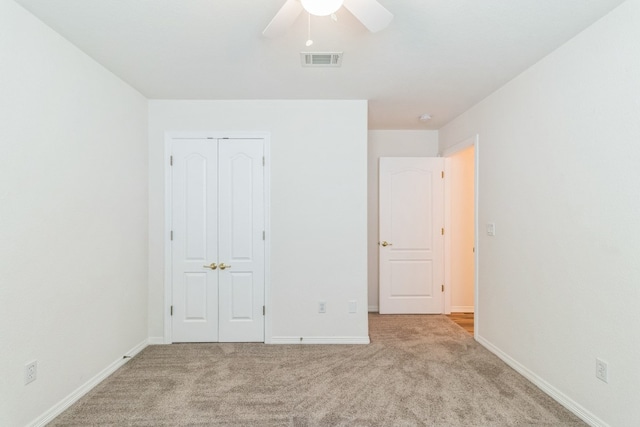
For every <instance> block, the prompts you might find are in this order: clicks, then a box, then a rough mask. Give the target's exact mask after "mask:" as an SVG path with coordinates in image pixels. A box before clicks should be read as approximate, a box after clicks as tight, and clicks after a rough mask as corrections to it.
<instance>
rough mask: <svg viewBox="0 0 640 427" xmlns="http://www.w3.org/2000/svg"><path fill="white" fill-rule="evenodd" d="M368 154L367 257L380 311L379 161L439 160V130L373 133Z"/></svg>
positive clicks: (373, 305) (374, 306)
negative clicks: (381, 158)
mask: <svg viewBox="0 0 640 427" xmlns="http://www.w3.org/2000/svg"><path fill="white" fill-rule="evenodd" d="M368 139H369V140H368V145H369V150H368V153H367V161H368V167H367V181H368V183H367V193H368V204H367V211H368V215H367V224H368V225H367V234H368V238H367V241H368V243H367V252H368V255H367V258H368V262H367V265H368V273H369V274H368V277H369V280H368V305H369V310H370V311H378V301H379V286H378V280H379V279H378V273H379V270H378V262H379V261H378V180H379V174H378V163H379V162H378V159H379V158H380V157H435V156H437V155H438V131H435V130H372V131H369V138H368Z"/></svg>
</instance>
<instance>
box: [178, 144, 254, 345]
mask: <svg viewBox="0 0 640 427" xmlns="http://www.w3.org/2000/svg"><path fill="white" fill-rule="evenodd" d="M263 153H264V141H263V140H262V139H246V140H242V139H219V140H217V139H183V140H174V141H173V144H172V159H173V160H172V162H173V166H172V188H171V190H172V235H173V241H172V310H173V311H172V318H171V319H172V341H173V342H216V341H221V342H264V316H263V305H264V282H265V242H264V240H263V232H264V230H265V227H264V226H265V220H264V166H263Z"/></svg>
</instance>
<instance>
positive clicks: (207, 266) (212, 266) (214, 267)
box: [203, 262, 222, 270]
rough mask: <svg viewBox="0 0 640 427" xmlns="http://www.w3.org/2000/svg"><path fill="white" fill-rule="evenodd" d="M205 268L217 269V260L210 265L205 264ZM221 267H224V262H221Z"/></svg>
mask: <svg viewBox="0 0 640 427" xmlns="http://www.w3.org/2000/svg"><path fill="white" fill-rule="evenodd" d="M203 267H204V268H210V269H212V270H215V269H216V268H218V266H217V265H216V263H215V262H212V263H211V264H210V265H203ZM220 267H222V264H220Z"/></svg>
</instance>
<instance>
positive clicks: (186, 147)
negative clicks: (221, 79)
mask: <svg viewBox="0 0 640 427" xmlns="http://www.w3.org/2000/svg"><path fill="white" fill-rule="evenodd" d="M172 156H173V166H172V168H171V172H172V192H171V193H172V210H171V216H172V218H171V219H172V234H173V241H172V245H171V250H172V263H171V264H172V265H171V267H172V275H171V276H172V293H173V295H172V297H173V300H172V311H173V312H172V317H171V321H172V340H173V341H174V342H211V341H218V271H217V270H212V269H210V268H205V267H204V266H205V265H210V264H211V263H213V262H215V263H217V262H218V217H217V216H218V200H217V193H218V189H217V188H218V147H217V143H216V141H215V140H208V139H193V140H174V141H173V146H172Z"/></svg>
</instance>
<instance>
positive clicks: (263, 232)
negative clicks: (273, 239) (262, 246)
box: [262, 230, 267, 240]
mask: <svg viewBox="0 0 640 427" xmlns="http://www.w3.org/2000/svg"><path fill="white" fill-rule="evenodd" d="M266 237H267V232H266V231H264V230H263V231H262V240H267V239H266Z"/></svg>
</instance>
